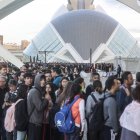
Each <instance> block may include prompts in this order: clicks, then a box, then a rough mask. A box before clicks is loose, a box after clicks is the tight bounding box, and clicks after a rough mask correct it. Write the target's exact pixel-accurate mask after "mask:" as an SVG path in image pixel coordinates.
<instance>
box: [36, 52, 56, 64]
mask: <svg viewBox="0 0 140 140" xmlns="http://www.w3.org/2000/svg"><path fill="white" fill-rule="evenodd" d="M38 52H39V54H45V61H44V62H45V64H46V58H47V54H48V53H51V52H53V51H38Z"/></svg>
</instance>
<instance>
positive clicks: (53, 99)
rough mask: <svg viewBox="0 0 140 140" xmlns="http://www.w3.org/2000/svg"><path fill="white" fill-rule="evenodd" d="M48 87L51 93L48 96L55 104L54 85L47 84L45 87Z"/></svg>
mask: <svg viewBox="0 0 140 140" xmlns="http://www.w3.org/2000/svg"><path fill="white" fill-rule="evenodd" d="M47 85H49V86H50V87H51V93H49V95H50V96H51V99H52V102H53V103H55V101H56V96H55V91H54V85H53V84H52V83H49V82H48V83H47V84H46V86H47Z"/></svg>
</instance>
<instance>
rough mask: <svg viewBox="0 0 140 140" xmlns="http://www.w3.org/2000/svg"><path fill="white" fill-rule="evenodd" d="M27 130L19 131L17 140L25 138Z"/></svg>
mask: <svg viewBox="0 0 140 140" xmlns="http://www.w3.org/2000/svg"><path fill="white" fill-rule="evenodd" d="M25 137H26V131H17V140H25Z"/></svg>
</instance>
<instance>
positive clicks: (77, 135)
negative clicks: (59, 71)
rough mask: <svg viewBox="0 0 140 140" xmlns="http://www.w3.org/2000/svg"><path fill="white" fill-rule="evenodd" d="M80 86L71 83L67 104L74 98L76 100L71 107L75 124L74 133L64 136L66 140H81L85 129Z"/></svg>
mask: <svg viewBox="0 0 140 140" xmlns="http://www.w3.org/2000/svg"><path fill="white" fill-rule="evenodd" d="M80 92H81V86H80V85H79V84H76V83H73V85H72V86H71V90H70V96H69V101H68V104H70V103H72V102H73V100H74V99H75V98H77V97H78V100H76V102H75V103H74V104H73V105H72V107H71V112H72V117H73V119H74V122H75V131H74V132H73V133H70V134H66V140H81V139H82V137H83V132H84V128H85V101H84V99H82V98H81V97H80V94H81V93H80Z"/></svg>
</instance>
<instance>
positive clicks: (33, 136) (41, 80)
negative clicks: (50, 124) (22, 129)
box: [27, 74, 48, 140]
mask: <svg viewBox="0 0 140 140" xmlns="http://www.w3.org/2000/svg"><path fill="white" fill-rule="evenodd" d="M45 79H46V78H45V75H43V74H38V75H36V77H35V81H34V88H32V89H31V90H30V91H29V93H28V96H27V110H28V115H29V116H30V118H29V126H28V140H40V139H41V138H42V124H43V115H44V111H45V109H46V108H47V106H48V100H47V97H46V96H45V97H44V94H45V84H46V82H45Z"/></svg>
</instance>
